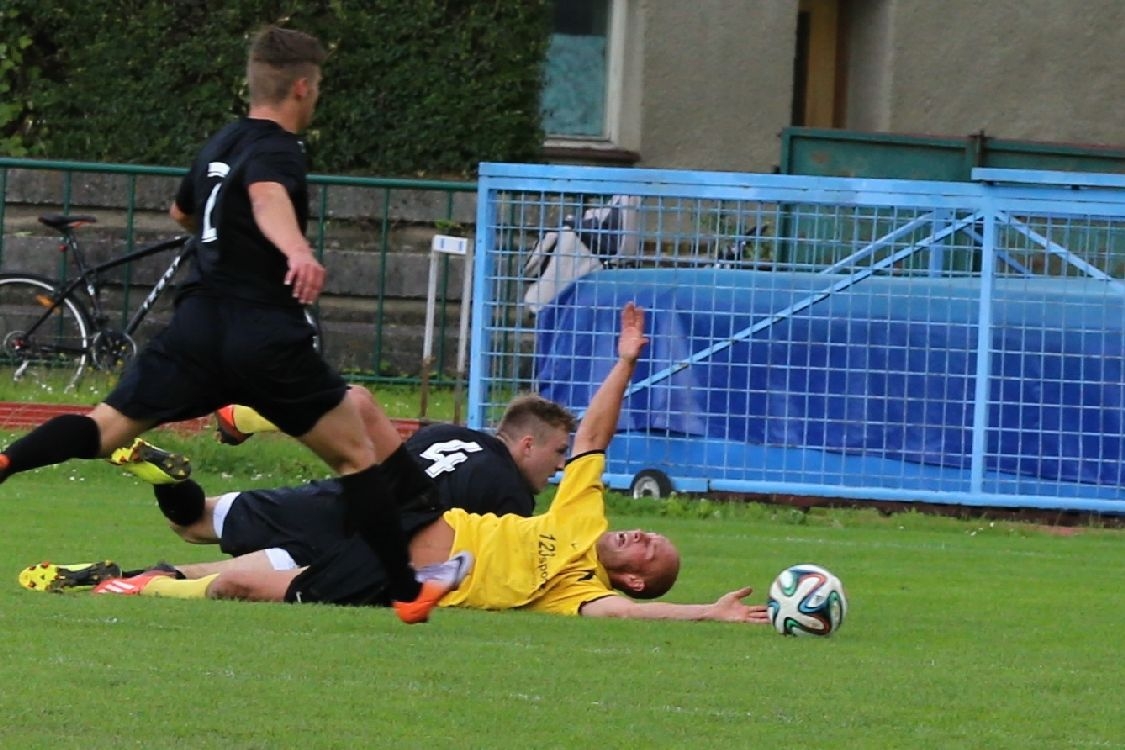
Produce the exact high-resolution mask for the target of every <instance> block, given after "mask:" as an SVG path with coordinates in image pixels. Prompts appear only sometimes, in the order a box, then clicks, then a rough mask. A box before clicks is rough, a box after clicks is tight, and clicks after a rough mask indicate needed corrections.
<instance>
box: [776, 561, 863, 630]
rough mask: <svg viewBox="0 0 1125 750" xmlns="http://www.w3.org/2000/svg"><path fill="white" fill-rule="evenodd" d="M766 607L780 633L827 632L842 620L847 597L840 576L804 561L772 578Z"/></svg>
mask: <svg viewBox="0 0 1125 750" xmlns="http://www.w3.org/2000/svg"><path fill="white" fill-rule="evenodd" d="M766 611H767V612H768V613H769V617H770V622H771V623H773V626H774V628H776V629H777V632H779V633H781V634H782V635H829V634H831V633H835V632H836V630H837V629H839V627H840V625H841V624H843V622H844V615H846V614H847V612H848V600H847V597H846V596H845V595H844V585H843V584H842V583H840V579H839V578H837V577H836V576H834V575H832V574H831V573H829V572H828V571H827V570H825V569H824V568H822V567H820V566H819V565H810V564H807V563H803V564H801V565H794V566H792V567H789V568H786V569H785V570H783V571H781V572H780V573H779V574H778V576H777V578H775V579H774V581H773V585H771V586H770V598H769V601H768V602H767V603H766Z"/></svg>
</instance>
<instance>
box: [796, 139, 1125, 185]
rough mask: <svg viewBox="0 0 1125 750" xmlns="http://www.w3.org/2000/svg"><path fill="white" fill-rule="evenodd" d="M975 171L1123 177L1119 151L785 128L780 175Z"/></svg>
mask: <svg viewBox="0 0 1125 750" xmlns="http://www.w3.org/2000/svg"><path fill="white" fill-rule="evenodd" d="M976 167H993V168H998V169H1035V170H1054V171H1064V172H1099V173H1107V172H1108V173H1121V172H1125V148H1120V147H1117V148H1113V147H1109V146H1095V145H1078V144H1069V143H1049V142H1040V141H1016V140H1008V139H1004V138H994V137H992V136H988V135H986V134H984V133H983V132H981V133H974V134H972V135H968V136H965V137H963V138H956V137H952V138H951V137H940V136H925V135H897V134H892V133H864V132H859V131H850V130H833V129H827V128H803V127H787V128H784V129H783V130H782V131H781V160H780V166H779V169H780V171H781V173H782V174H802V175H810V176H817V177H876V178H886V179H904V180H943V181H947V182H966V181H968V180H970V179H972V171H973V169H974V168H976Z"/></svg>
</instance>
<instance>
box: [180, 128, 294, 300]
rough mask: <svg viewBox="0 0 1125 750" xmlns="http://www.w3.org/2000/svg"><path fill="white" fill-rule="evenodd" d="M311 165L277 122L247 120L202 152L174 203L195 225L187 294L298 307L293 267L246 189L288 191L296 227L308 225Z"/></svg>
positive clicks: (223, 132)
mask: <svg viewBox="0 0 1125 750" xmlns="http://www.w3.org/2000/svg"><path fill="white" fill-rule="evenodd" d="M307 177H308V160H307V158H306V156H305V151H304V145H303V144H302V142H301V140H300V139H299V138H298V137H297V136H296V135H294V134H293V133H290V132H288V131H287V130H285V129H284V128H282V127H281V126H280V125H278V124H277V123H275V122H273V121H272V120H259V119H251V118H242V119H241V120H238V121H237V122H234V123H231V124H230V125H227V126H226V127H224V128H223V129H222V130H220V131H219V132H218V133H216V134H215V135H214V136H213V137H212V138H211V140H209V141H208V142H207V143H206V145H204V146H203V148H202V149H201V150H200V152H199V154H198V155H197V156H196V158H195V161H194V162H193V163H192V166H191V170H190V171H189V172H188V174H187V175H186V176H185V177H184V179H183V181H182V182H181V183H180V188H179V191H178V192H177V193H176V204H177V205H178V206H179V207H180V209H181V210H182V211H183V212H184V213H186V214H189V215H191V216H193V217H195V220H196V222H197V226H196V229H197V231H198V232H199V235H198V237H197V240H198V242H197V256H196V261H195V268H194V270H193V273H192V275H191V276H190V277H189V279H188V281H187V284H186V285H185V286H186V287H187V289H188V290H200V291H203V292H212V293H218V294H222V295H224V296H230V297H235V298H238V299H246V300H252V301H255V302H266V303H270V304H275V305H284V306H293V305H297V304H298V302H297V301H296V300H294V299H293V293H292V290H291V289H289V288H288V287H287V286H285V283H284V282H285V274H286V273H287V272H288V263H287V261H286V258H285V256H284V255H283V254H282V252H281V251H280V250H278V249H277V247H275V246H274V244H273V243H272V242H270V241H269V240H268V239H266V237H265V235H263V234H262V232H261V230H260V229H259V228H258V224H257V222H256V221H255V220H254V213H253V210H252V208H251V205H250V194H249V187H250V185H252V184H253V183H255V182H277V183H280V184H281V185H283V186H284V187H285V190H286V191H287V192H288V193H289V199H290V200H291V201H292V202H293V208H294V210H295V211H296V214H297V222H298V224H299V225H300V228H301V231H302V232H304V231H305V229H306V227H307V225H308V213H309V206H308V203H309V200H308V184H307Z"/></svg>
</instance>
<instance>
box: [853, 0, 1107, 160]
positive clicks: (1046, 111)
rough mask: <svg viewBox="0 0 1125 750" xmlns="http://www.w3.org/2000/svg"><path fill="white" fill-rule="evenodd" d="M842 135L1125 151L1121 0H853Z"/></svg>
mask: <svg viewBox="0 0 1125 750" xmlns="http://www.w3.org/2000/svg"><path fill="white" fill-rule="evenodd" d="M849 7H850V8H851V9H852V11H853V12H854V14H855V15H854V17H853V19H852V23H851V24H850V26H851V34H850V35H849V39H848V49H849V55H848V65H847V67H848V106H847V112H848V115H847V122H846V127H848V128H849V129H856V130H876V131H890V132H895V133H932V134H945V135H967V134H969V133H972V132H976V131H979V130H982V129H983V130H985V131H986V132H987V133H988V134H989V135H993V136H996V137H1001V138H1012V139H1023V140H1037V141H1064V142H1077V143H1101V144H1109V145H1122V144H1125V1H1123V0H989V2H979V0H859V1H857V2H851V3H849Z"/></svg>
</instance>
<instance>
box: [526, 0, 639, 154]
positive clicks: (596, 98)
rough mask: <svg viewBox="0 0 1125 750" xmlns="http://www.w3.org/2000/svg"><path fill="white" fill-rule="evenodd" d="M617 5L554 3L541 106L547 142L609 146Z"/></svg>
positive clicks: (608, 0) (585, 0)
mask: <svg viewBox="0 0 1125 750" xmlns="http://www.w3.org/2000/svg"><path fill="white" fill-rule="evenodd" d="M620 2H621V0H556V2H555V18H554V28H553V31H552V33H551V42H550V46H549V48H548V50H547V70H546V84H545V87H544V89H543V99H542V103H541V107H542V113H543V129H544V130H545V131H546V133H547V136H548V138H551V139H557V138H565V139H571V138H573V139H592V140H612V139H613V136H614V132H613V120H614V116H613V109H614V108H613V106H612V105H611V96H612V95H613V93H614V90H615V88H616V86H617V83H616V82H615V81H614V80H613V78H614V72H615V70H616V69H617V68H618V65H616V64H615V62H616V60H615V57H614V56H615V54H618V53H619V50H618V49H615V47H619V44H615V33H614V25H615V24H614V20H615V19H614V17H615V16H617V15H618V13H617V11H618V8H616V7H615V6H617V5H618V4H619V3H620Z"/></svg>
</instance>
